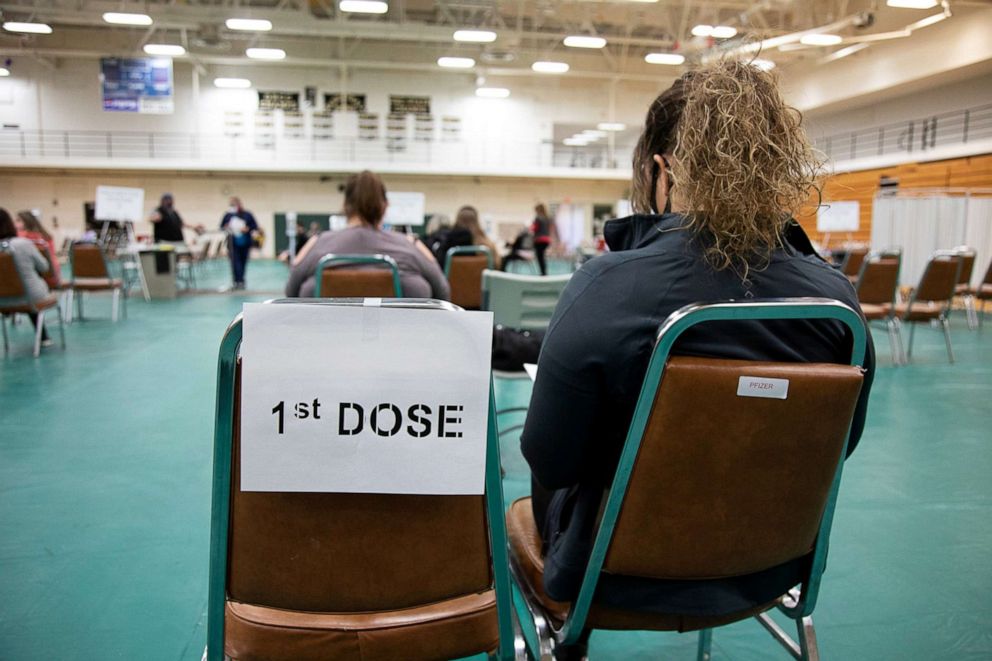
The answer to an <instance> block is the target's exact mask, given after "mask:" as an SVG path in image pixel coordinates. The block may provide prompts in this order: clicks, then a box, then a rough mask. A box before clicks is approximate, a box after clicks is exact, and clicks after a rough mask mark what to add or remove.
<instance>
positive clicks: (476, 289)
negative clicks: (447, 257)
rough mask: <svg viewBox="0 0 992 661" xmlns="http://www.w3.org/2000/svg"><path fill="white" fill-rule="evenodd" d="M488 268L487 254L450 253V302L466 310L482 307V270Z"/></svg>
mask: <svg viewBox="0 0 992 661" xmlns="http://www.w3.org/2000/svg"><path fill="white" fill-rule="evenodd" d="M487 268H489V257H488V256H487V255H452V256H451V267H450V268H449V269H448V283H449V284H450V285H451V302H452V303H454V304H455V305H460V306H461V307H463V308H465V309H466V310H478V309H480V308H481V307H482V272H483V271H485V270H486V269H487Z"/></svg>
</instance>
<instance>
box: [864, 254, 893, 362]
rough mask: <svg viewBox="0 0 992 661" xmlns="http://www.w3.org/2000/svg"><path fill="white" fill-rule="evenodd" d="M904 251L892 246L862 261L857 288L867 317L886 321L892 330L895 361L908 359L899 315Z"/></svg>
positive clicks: (889, 330) (888, 328)
mask: <svg viewBox="0 0 992 661" xmlns="http://www.w3.org/2000/svg"><path fill="white" fill-rule="evenodd" d="M901 265H902V251H900V250H896V249H891V250H884V251H880V252H873V253H871V254H870V255H868V257H867V258H865V260H864V261H863V262H862V264H861V273H860V274H859V275H858V281H857V284H856V285H855V287H854V288H855V289H856V290H857V292H858V302H859V303H860V304H861V312H862V314H864V316H865V319H867V320H868V321H869V322H871V321H884V322H885V327H886V329H887V330H888V332H889V347H890V348H891V350H892V362H893V363H894V364H896V365H900V364H902V363H904V362H905V361H906V359H905V356H903V355H902V325H901V323H900V322H899V320H898V319H897V318H896V316H895V303H896V294H897V293H898V291H899V268H900V266H901Z"/></svg>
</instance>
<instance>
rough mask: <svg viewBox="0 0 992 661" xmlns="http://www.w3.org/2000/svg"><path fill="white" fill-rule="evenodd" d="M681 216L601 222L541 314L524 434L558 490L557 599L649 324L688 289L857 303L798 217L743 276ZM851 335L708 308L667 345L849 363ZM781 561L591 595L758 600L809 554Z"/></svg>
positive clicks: (814, 324)
mask: <svg viewBox="0 0 992 661" xmlns="http://www.w3.org/2000/svg"><path fill="white" fill-rule="evenodd" d="M683 222H684V221H683V218H682V217H681V216H679V215H678V214H666V215H664V216H658V215H635V216H631V217H628V218H623V219H619V220H613V221H610V222H608V223H607V224H606V227H605V235H606V241H607V244H608V245H609V247H610V250H611V252H609V253H607V254H605V255H603V256H601V257H597V258H596V259H593V260H591V261H589V262H587V263H586V264H584V265H583V266H582V268H581V269H580V270H578V271H577V272H576V273H575V274H574V275H573V276H572V280H571V281H570V282H569V284H568V286H567V287H566V289H565V291H564V293H563V294H562V297H561V299H560V301H559V303H558V306H557V308H556V309H555V314H554V317H553V318H552V320H551V324H550V326H549V328H548V334H547V336H546V337H545V340H544V344H543V347H542V349H541V356H540V360H539V367H538V377H537V381H536V382H535V384H534V390H533V394H532V397H531V402H530V407H529V410H528V413H527V421H526V425H525V427H524V431H523V435H522V437H521V443H522V450H523V454H524V456H525V457H526V459H527V461H528V463H529V464H530V467H531V470H532V472H533V475H534V477H535V478H536V480H537V481H538V482H539V483H540V485H542V486H543V487H545V488H546V489H549V490H555V493H554V495H553V497H552V498H551V504H550V506H549V507H548V511H547V516H546V523H545V526H544V530H542V531H541V532H542V538H543V539H544V543H545V548H546V549H547V555H546V558H545V574H544V581H545V589H546V590H547V593H548V595H549V596H551V597H552V598H554V599H558V600H561V601H568V600H571V599H574V598H575V597H576V595H577V593H578V588H579V585H580V583H581V579H582V569H583V568H584V566H585V562H586V560H587V558H588V555H589V552H590V550H591V545H592V538H593V536H594V534H595V528H596V515H597V512H598V510H599V508H600V501H601V499H602V498H603V495H604V490H605V489H607V488H608V487H609V485H610V483H611V482H612V479H613V476H614V473H615V472H616V467H617V463H618V460H619V455H620V450H621V448H622V447H623V443H624V440H625V438H626V434H627V428H628V427H629V425H630V421H631V418H632V417H633V412H634V405H635V403H636V401H637V397H638V394H639V392H640V389H641V384H642V381H643V379H644V374H645V372H646V370H647V364H648V360H649V358H650V356H651V351H652V349H653V347H654V340H655V336H656V333H657V331H658V328H659V326H660V325H661V324H662V322H664V321H665V319H666V318H667V317H668V316H669V315H670V314H671V313H672V312H674V311H676V310H678V309H679V308H681V307H683V306H684V305H687V304H690V303H696V302H712V301H722V300H729V299H738V300H741V299H749V298H778V297H794V296H818V297H827V298H834V299H838V300H840V301H842V302H844V303H846V304H848V305H849V306H851V307H852V308H854V309H855V310H858V309H860V308H859V307H858V301H857V295H856V293H855V292H854V289H853V287H852V286H851V284H850V283H849V282H848V280H847V278H845V276H844V275H843V274H841V273H840V272H839V271H837V270H835V269H833V268H831V267H830V266H829V265H827V264H826V262H824V261H823V260H821V259H820V258H819V257H817V256H816V255H815V253H813V249H812V246H811V245H810V243H809V239H808V238H807V237H806V235H805V233H804V232H803V231H802V229H801V228H800V227H799V226H798V225H797V224H795V223H791V224H790V226H789V229H788V231H787V233H786V245H785V247H784V248H782V249H779V250H776V251H775V252H774V253H773V255H772V257H771V260H770V263H769V264H768V266H767V268H764V269H761V270H756V269H752V270H751V271H750V272H749V274H748V276H747V278H748V279H747V281H746V282H745V281H742V278H741V277H740V275H739V274H737V273H735V272H734V270H732V269H726V270H723V271H715V270H713V269H712V268H711V267H709V266H708V265H707V263H706V262H705V260H704V259H703V252H702V241H703V239H701V238H700V237H698V236H696V235H694V234H693V233H691V232H689V231H687V230H685V229H683V228H682V224H683ZM870 340H871V338H870V335H869V346H868V352H867V355H866V359H865V367H866V369H867V373H866V376H865V382H864V387H863V389H862V392H861V397H860V400H859V402H858V406H857V409H856V412H855V420H854V425H853V427H852V431H851V434H852V435H851V442H850V448H849V449H850V450H852V451H853V449H854V447H855V446H856V445H857V443H858V440H859V439H860V437H861V432H862V430H863V428H864V420H865V411H866V406H867V401H868V393H869V390H870V387H871V381H872V375H873V370H874V349H873V347H872V345H871V342H870ZM850 344H851V340H850V338H849V337H848V333H847V332H846V330H845V328H844V327H843V326H842V325H841V324H840V323H839V322H831V321H769V322H733V323H730V322H710V323H706V324H703V325H701V326H698V327H696V328H694V329H691V330H689V331H687V332H686V333H685V334H684V335H683V336H682V338H681V339H680V340H679V342H678V344H677V345H676V347H675V353H677V354H681V355H694V356H711V357H726V358H736V359H743V360H775V361H796V362H840V363H847V362H848V361H849V360H850ZM541 518H545V517H540V516H539V517H538V519H539V520H540V519H541ZM786 564H787V565H788V566H785V565H783V566H781V567H779V568H775V569H774V570H770V573H769V572H764V573H763V574H762V575H757V576H751V577H743V578H740V579H728V580H719V581H707V582H706V584H707V585H706V589H705V590H703V591H700V589H699V586H698V585H695V584H696V583H697V582H694V581H644V580H640V579H638V580H637V581H636V582H631V581H630V580H626V579H624V578H623V577H608V578H607V579H604V580H603V581H601V583H600V590H599V592H598V593H597V600H599V601H603V602H604V603H613V604H614V605H621V606H627V607H632V608H647V609H651V610H655V611H657V612H680V613H683V614H687V615H688V614H699V615H708V614H718V613H721V612H730V611H733V610H737V609H740V608H747V607H749V606H754V605H759V604H761V603H765V602H767V601H769V600H770V599H773V598H775V597H776V596H778V595H781V594H782V593H784V592H785V591H786V590H787V589H788V588H790V587H792V586H793V585H795V584H796V583H797V582H798V581H799V580H800V579H801V577H802V575H803V571H804V567H805V565H804V564H803V562H793V563H786ZM604 576H605V575H604Z"/></svg>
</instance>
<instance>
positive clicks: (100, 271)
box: [69, 243, 110, 278]
mask: <svg viewBox="0 0 992 661" xmlns="http://www.w3.org/2000/svg"><path fill="white" fill-rule="evenodd" d="M69 250H70V251H71V254H72V277H73V278H109V277H110V274H109V273H107V263H106V262H105V261H104V260H103V252H102V251H101V250H100V246H98V245H95V244H92V243H73V244H72V246H71V247H70V248H69Z"/></svg>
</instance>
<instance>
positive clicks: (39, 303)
mask: <svg viewBox="0 0 992 661" xmlns="http://www.w3.org/2000/svg"><path fill="white" fill-rule="evenodd" d="M58 304H59V299H58V298H57V297H56V296H52V295H51V294H49V295H48V296H46V297H45V298H39V299H38V300H36V301H24V302H21V303H13V304H7V305H3V306H0V313H3V314H29V313H32V312H40V311H41V310H47V309H49V308H53V307H55V306H56V305H58Z"/></svg>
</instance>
